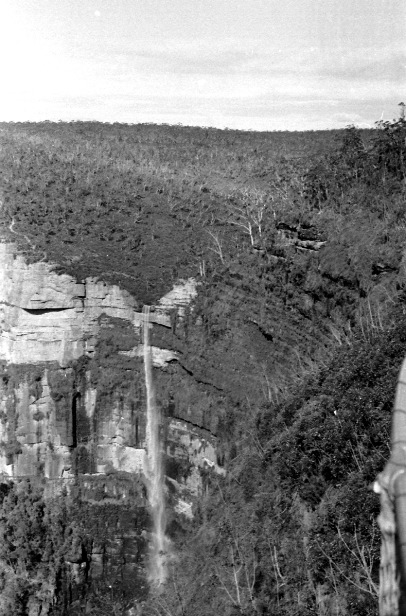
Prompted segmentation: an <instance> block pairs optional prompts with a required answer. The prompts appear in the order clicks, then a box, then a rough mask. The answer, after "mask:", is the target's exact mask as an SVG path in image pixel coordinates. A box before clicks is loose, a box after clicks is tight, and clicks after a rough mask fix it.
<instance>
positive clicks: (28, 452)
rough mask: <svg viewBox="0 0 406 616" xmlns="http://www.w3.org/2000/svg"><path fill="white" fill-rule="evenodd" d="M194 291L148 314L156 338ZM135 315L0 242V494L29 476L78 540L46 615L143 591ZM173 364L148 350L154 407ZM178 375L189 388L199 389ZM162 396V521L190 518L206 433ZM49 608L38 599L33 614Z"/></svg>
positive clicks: (158, 350) (209, 449)
mask: <svg viewBox="0 0 406 616" xmlns="http://www.w3.org/2000/svg"><path fill="white" fill-rule="evenodd" d="M195 295H196V283H195V281H194V280H193V279H189V280H186V281H182V282H180V283H179V284H177V285H175V286H174V288H173V289H172V291H170V292H169V293H168V294H167V295H165V296H164V297H163V298H161V299H160V300H159V302H157V304H156V306H153V307H152V309H151V321H152V322H154V323H155V325H154V327H156V328H158V329H161V330H162V329H164V330H166V331H167V334H166V339H169V338H170V337H171V336H172V337H173V334H172V333H171V332H172V330H173V329H174V327H175V323H176V327H178V329H179V328H181V327H182V320H183V319H184V315H185V311H186V310H187V309H188V308H187V307H188V305H189V304H190V301H191V300H192V299H193V298H194V297H195ZM141 308H142V307H141V306H140V305H139V303H138V302H137V300H136V298H134V297H132V296H131V295H130V294H129V293H128V292H127V291H124V290H122V289H120V288H119V287H118V286H114V285H107V284H105V283H103V282H102V281H99V280H96V279H94V278H86V279H85V280H83V281H81V282H79V283H78V282H77V281H76V280H75V279H73V278H72V277H71V276H69V275H67V274H57V273H56V272H55V271H53V269H52V265H50V264H48V263H45V262H36V263H31V264H28V263H26V262H25V260H24V258H23V257H22V255H20V254H18V251H17V250H16V247H15V245H13V244H7V243H2V244H0V323H1V334H0V362H1V368H2V374H1V377H2V378H1V384H0V409H1V423H0V472H1V473H2V476H3V482H4V483H5V485H6V486H9V485H10V483H9V482H10V480H11V481H19V480H21V479H22V478H31V479H32V478H35V479H36V480H37V483H39V484H41V485H42V486H43V490H44V494H45V496H46V498H47V499H51V500H52V499H60V498H62V496H61V494H65V495H66V496H65V497H66V499H68V501H69V502H72V499H73V500H74V499H76V505H75V506H74V508H73V509H74V513H73V517H74V518H75V517H76V518H77V521H78V524H79V526H80V536H81V539H80V541H79V543H78V545H76V547H75V549H74V550H73V552H74V554H73V555H72V556H71V557H70V559H68V560H66V562H65V573H64V576H65V582H64V583H65V585H66V584H67V585H68V586H69V588H70V590H69V593H67V594H66V592H65V593H64V598H62V597H61V596H60V595H59V596H58V597H56V598H55V596H54V597H53V601H54V600H55V601H56V602H57V604H58V602H59V604H60V603H61V600H62V604H61V605H60V606H59V608H58V609H60V610H62V611H59V612H57V613H65V611H64V610H68V611H67V612H66V613H69V614H71V613H74V612H73V611H72V610H73V609H77V610H79V611H78V612H77V613H81V612H80V609H82V608H83V609H85V608H86V606H88V608H89V606H91V605H92V588H93V590H94V589H95V588H96V587H97V588H98V589H99V590H98V593H99V595H100V593H101V595H103V590H100V584H101V586H102V587H104V590H105V591H106V592H107V591H108V592H110V590H109V589H111V588H112V587H113V585H114V588H115V589H116V590H115V593H116V594H117V596H120V597H124V601H125V602H127V603H128V604H131V601H132V602H133V601H134V600H135V599H138V600H140V599H142V597H143V596H145V593H146V592H147V586H146V582H145V560H144V557H145V552H146V549H147V546H148V535H147V534H146V531H148V527H149V522H148V515H149V514H148V506H147V501H146V485H145V470H146V449H145V446H146V444H145V428H146V417H145V412H146V409H145V391H144V374H143V365H142V361H143V359H142V344H141V334H140V328H141V320H142V313H141ZM158 337H159V336H158ZM160 337H162V334H160ZM152 343H153V344H154V332H153V333H152ZM177 357H178V352H177V351H176V350H175V349H173V348H162V347H160V346H153V347H152V358H153V365H154V366H155V367H156V368H157V369H158V370H159V372H160V376H158V374H157V375H156V378H157V379H158V380H159V381H160V383H161V388H160V389H161V392H162V393H161V394H160V397H161V399H160V404H166V407H167V405H168V401H166V402H165V401H164V399H163V398H162V395H165V392H167V391H169V390H171V388H173V386H174V383H176V382H177V383H179V375H178V376H177V368H176V365H175V367H170V364H172V363H173V364H176V363H177ZM168 368H170V369H169V370H168ZM155 372H157V370H156V371H155ZM187 378H188V379H189V381H190V382H189V384H188V388H189V390H190V391H192V390H193V389H195V390H196V389H198V388H199V385H198V384H197V383H195V384H193V378H191V377H187ZM195 395H196V394H195ZM174 399H176V396H172V402H171V404H172V406H171V409H170V413H168V412H167V411H168V409H167V408H166V407H165V409H164V410H165V414H166V415H170V417H168V418H167V419H165V421H164V425H163V426H162V435H163V438H164V440H165V448H166V452H167V458H168V461H167V469H168V474H169V479H168V482H169V483H168V490H169V491H168V499H169V503H170V510H171V512H172V513H171V520H172V521H173V522H174V520H175V518H176V516H177V515H179V516H180V517H181V518H182V517H186V518H187V517H191V516H192V515H193V511H192V510H193V500H194V498H195V497H196V496H197V495H198V493H199V491H200V490H201V487H202V479H201V474H200V469H208V468H213V467H214V468H216V469H217V470H218V471H219V472H222V469H220V468H219V467H218V465H217V459H216V452H215V447H214V442H215V437H214V435H213V434H210V432H209V431H208V430H205V426H204V425H199V424H198V423H196V422H195V421H193V422H190V421H188V416H187V415H188V414H189V417H190V414H191V410H190V408H189V410H188V413H186V416H184V415H185V413H184V412H183V411H184V410H182V408H177V406H180V407H181V406H182V405H176V402H175V403H174V402H173V400H174ZM168 400H169V398H168ZM178 411H179V412H178ZM105 507H108V508H109V510H110V512H109V514H108V515H106V511H105ZM118 579H119V580H121V582H118V581H117V580H118ZM137 580H138V583H135V582H136V581H137ZM117 585H118V588H117ZM84 588H86V591H84ZM93 594H94V593H93ZM68 596H69V597H68ZM67 597H68V598H67ZM83 597H85V598H84V599H83V601H84V604H83V601H82V598H83ZM33 605H34V604H33ZM50 606H51V603H49V605H47V601H43V602H42V604H41V609H42V611H41V612H40V613H41V614H46V613H48V611H47V610H48V609H51V607H50ZM74 606H76V607H74ZM36 609H38V604H35V605H34V607H32V608H30V610H31V611H29V613H30V614H31V613H32V614H35V613H39V612H35V610H36ZM86 609H87V608H86ZM89 609H90V608H89Z"/></svg>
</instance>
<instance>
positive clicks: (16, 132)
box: [0, 122, 336, 302]
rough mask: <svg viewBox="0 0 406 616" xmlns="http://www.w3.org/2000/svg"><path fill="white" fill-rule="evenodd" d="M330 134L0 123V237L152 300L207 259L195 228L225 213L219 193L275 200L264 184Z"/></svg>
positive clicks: (295, 168) (281, 177)
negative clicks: (255, 192) (253, 192)
mask: <svg viewBox="0 0 406 616" xmlns="http://www.w3.org/2000/svg"><path fill="white" fill-rule="evenodd" d="M335 134H336V132H334V131H320V132H312V133H288V132H285V133H283V132H280V133H279V132H275V133H255V132H241V131H228V130H226V131H221V130H216V129H204V128H190V127H180V126H166V125H163V126H156V125H151V124H146V125H145V124H144V125H123V124H102V123H96V122H73V123H68V124H67V123H50V122H43V123H38V124H36V123H16V124H6V123H3V124H0V144H1V151H0V186H1V195H0V199H1V201H2V209H1V218H2V227H3V235H4V234H6V236H7V237H8V238H9V239H12V240H13V241H16V242H17V244H18V245H19V247H20V249H21V250H23V251H25V253H26V256H27V258H28V259H30V260H38V259H45V260H48V261H51V262H53V263H56V264H57V265H58V266H59V267H60V268H61V270H63V271H66V272H69V273H71V274H73V275H74V276H76V277H77V278H78V279H81V278H84V277H86V276H97V277H100V278H101V279H103V280H106V281H109V282H114V283H118V284H119V285H120V286H122V287H125V288H126V289H127V290H129V291H130V292H131V293H133V294H134V296H135V297H137V298H138V299H139V300H140V301H145V302H152V301H154V300H156V299H157V298H158V297H160V296H162V295H163V294H164V293H165V292H166V291H168V290H169V289H170V287H171V285H172V284H173V282H174V281H175V280H176V279H177V278H179V277H185V276H189V275H197V274H199V271H200V269H199V267H202V262H203V261H206V262H207V260H212V251H211V248H212V246H211V244H212V242H213V240H212V238H211V237H210V235H208V234H207V233H206V232H205V229H206V228H210V229H212V228H213V224H215V222H216V220H217V221H221V220H222V219H227V217H228V212H227V202H228V200H229V197H230V195H233V196H234V197H235V198H236V199H237V201H238V200H241V197H242V195H243V193H244V191H246V190H247V189H250V190H252V189H255V190H258V191H261V194H262V196H263V197H265V198H266V200H267V201H269V203H270V201H272V202H274V203H275V202H276V201H277V200H278V199H279V200H280V197H278V195H277V194H275V193H276V192H277V190H275V185H276V184H278V186H280V188H282V187H283V186H285V190H286V189H288V188H287V186H288V184H289V182H290V181H291V180H292V177H293V176H294V177H295V178H296V179H295V181H296V182H297V180H298V177H299V176H300V174H301V172H302V170H303V168H304V167H305V166H306V165H307V163H308V160H309V157H312V156H313V155H314V154H316V153H317V154H320V153H322V152H326V151H327V150H328V149H329V148H330V147H331V145H332V143H333V137H334V135H335ZM288 190H290V189H288ZM234 231H237V229H236V228H235V229H234ZM207 253H208V254H207ZM203 267H204V266H203Z"/></svg>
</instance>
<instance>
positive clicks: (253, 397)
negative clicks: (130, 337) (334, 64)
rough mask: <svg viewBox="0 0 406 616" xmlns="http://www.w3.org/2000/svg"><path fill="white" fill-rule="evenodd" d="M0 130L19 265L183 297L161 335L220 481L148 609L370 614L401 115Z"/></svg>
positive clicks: (390, 387)
mask: <svg viewBox="0 0 406 616" xmlns="http://www.w3.org/2000/svg"><path fill="white" fill-rule="evenodd" d="M1 128H2V132H1V133H0V140H1V143H2V150H1V152H0V157H1V164H0V185H1V190H2V196H1V200H2V210H1V217H2V222H3V228H4V235H5V236H6V237H8V238H9V239H13V240H14V241H16V242H17V243H18V245H19V247H20V249H21V250H23V251H25V253H26V255H27V258H29V259H47V260H50V261H52V262H54V263H55V267H57V268H59V269H60V270H61V271H68V272H69V273H71V274H73V275H75V276H77V277H78V278H81V277H84V276H99V277H101V278H103V279H104V280H109V281H113V282H116V283H119V284H120V285H121V286H123V287H125V288H127V289H128V290H129V291H130V292H132V293H133V294H134V296H135V297H136V298H137V299H138V300H139V301H140V303H141V304H142V303H144V302H145V303H148V302H153V301H155V300H156V299H157V298H158V297H160V296H161V295H162V294H163V293H164V292H165V291H167V290H168V289H169V288H170V286H171V284H172V282H173V281H174V280H176V279H177V278H178V277H179V276H184V277H186V276H196V277H197V278H198V279H199V282H200V283H201V284H200V287H199V295H198V297H197V300H196V304H195V307H194V311H193V312H192V313H191V314H190V315H189V321H188V326H187V327H185V328H184V331H182V332H180V333H179V338H180V339H181V343H183V344H184V349H183V350H184V357H183V362H184V364H185V365H186V364H187V367H188V370H189V371H190V372H193V373H195V374H198V373H199V375H200V377H199V378H200V379H201V381H202V382H204V383H207V384H208V385H209V386H212V387H214V388H216V391H220V392H221V394H222V396H223V404H222V408H221V409H218V411H217V415H216V417H215V421H213V420H211V425H216V433H217V436H218V439H219V452H221V455H222V456H224V459H225V463H226V466H227V471H228V474H227V478H226V479H221V478H217V479H216V478H215V477H212V478H211V479H208V485H207V493H206V494H205V496H204V497H202V499H201V503H200V508H199V510H198V511H197V512H196V516H195V520H194V522H193V523H192V524H191V525H190V526H189V527H188V528H183V529H180V528H171V529H170V532H171V534H172V536H173V539H174V540H175V541H176V545H177V547H178V554H179V557H178V560H177V562H175V563H174V564H173V570H172V576H171V579H170V581H169V582H168V585H167V587H166V588H165V591H164V592H163V594H161V595H160V596H159V597H156V598H152V599H151V600H150V601H149V603H147V604H146V605H145V613H146V614H151V615H152V614H162V615H163V614H167V615H171V614H182V615H183V616H189V615H190V616H192V614H193V616H199V615H201V616H209V615H211V614H216V613H218V612H221V613H223V614H224V615H225V616H227V615H231V614H246V615H248V614H256V613H258V614H266V615H271V614H272V616H288V615H294V614H297V615H298V616H299V615H303V616H306V614H308V615H310V614H320V615H323V614H338V615H340V614H360V615H364V616H367V615H368V616H369V615H372V614H375V613H376V605H377V595H376V592H377V583H378V580H377V568H378V551H379V536H378V531H377V528H376V523H375V518H376V515H377V513H378V502H377V498H376V496H375V495H374V494H373V492H372V490H371V483H372V482H373V480H374V479H375V477H376V474H377V473H378V472H379V471H380V470H381V469H382V468H383V466H384V464H385V461H386V459H387V457H388V441H389V436H388V432H389V423H390V414H391V405H392V399H393V393H394V387H395V383H396V376H397V372H398V369H399V366H400V362H401V360H402V358H403V355H404V348H405V342H406V319H405V297H404V292H405V282H406V280H405V269H404V268H405V262H404V259H403V251H404V246H405V240H406V225H405V157H406V146H405V136H406V126H405V122H404V121H402V120H401V121H397V122H391V123H387V124H385V125H384V126H383V129H382V130H375V131H359V130H357V129H354V128H349V129H347V130H346V131H342V132H336V133H334V132H324V133H323V132H319V133H307V134H306V133H289V134H286V133H262V134H260V133H239V132H235V131H217V130H212V129H190V128H183V127H166V126H164V127H156V126H153V125H144V126H130V127H128V126H121V125H98V124H91V123H74V124H70V125H64V124H58V125H56V124H49V123H44V124H42V125H30V124H16V125H4V124H3V125H2V126H1ZM61 245H62V246H63V249H61ZM179 344H180V343H179ZM212 419H213V418H212Z"/></svg>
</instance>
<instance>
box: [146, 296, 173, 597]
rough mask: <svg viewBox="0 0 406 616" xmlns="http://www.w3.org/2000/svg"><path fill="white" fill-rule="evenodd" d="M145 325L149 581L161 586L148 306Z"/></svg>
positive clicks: (163, 562)
mask: <svg viewBox="0 0 406 616" xmlns="http://www.w3.org/2000/svg"><path fill="white" fill-rule="evenodd" d="M143 317H144V318H143V325H144V369H145V387H146V394H147V429H146V441H147V458H148V470H147V479H148V484H149V485H148V501H149V504H150V507H151V513H152V522H153V527H152V538H151V543H150V554H149V581H150V583H151V584H152V585H154V586H160V585H161V584H163V583H164V582H165V580H166V578H167V574H168V571H167V562H168V556H169V550H170V541H169V539H168V537H167V536H166V535H165V527H166V520H165V494H164V471H163V465H162V450H161V438H160V425H161V417H160V412H159V408H158V406H157V404H156V400H155V390H154V383H153V379H152V352H151V346H150V344H149V329H150V327H151V325H150V322H149V306H144V308H143Z"/></svg>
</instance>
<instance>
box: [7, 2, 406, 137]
mask: <svg viewBox="0 0 406 616" xmlns="http://www.w3.org/2000/svg"><path fill="white" fill-rule="evenodd" d="M405 47H406V0H278V1H276V0H0V78H1V81H0V84H1V92H0V120H3V121H16V120H32V121H36V120H79V119H80V120H84V119H92V120H101V121H106V122H114V121H118V122H133V123H137V122H154V123H168V124H176V123H182V124H185V125H200V126H217V127H220V128H224V127H229V128H241V129H254V130H285V129H288V130H307V129H319V128H333V127H343V126H346V125H347V124H352V123H356V124H359V125H371V126H373V124H374V122H375V121H376V120H379V119H380V118H381V116H382V114H383V118H384V119H392V118H394V117H396V116H397V115H398V103H399V102H400V101H401V100H404V99H406V91H405V85H406V54H405Z"/></svg>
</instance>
